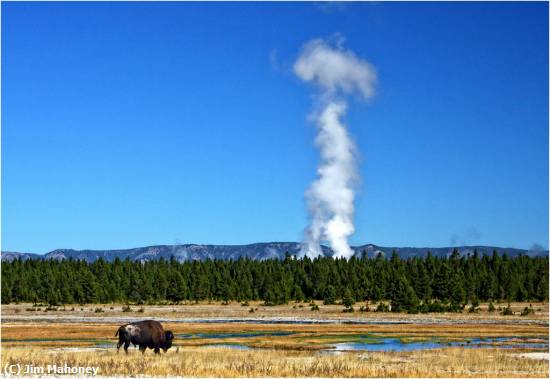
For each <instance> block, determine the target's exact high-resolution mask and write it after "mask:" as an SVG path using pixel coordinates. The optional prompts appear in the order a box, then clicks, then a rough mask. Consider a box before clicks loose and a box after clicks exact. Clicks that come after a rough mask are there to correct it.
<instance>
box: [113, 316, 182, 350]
mask: <svg viewBox="0 0 550 379" xmlns="http://www.w3.org/2000/svg"><path fill="white" fill-rule="evenodd" d="M117 335H118V343H117V345H116V351H117V353H118V351H119V349H120V347H121V346H122V345H124V351H125V352H126V354H128V346H130V343H132V344H133V345H134V346H136V345H137V346H139V351H141V352H142V353H145V349H147V348H149V349H153V350H154V351H155V354H160V349H162V350H163V351H164V352H165V353H166V350H168V349H169V348H170V347H171V346H172V340H173V339H174V333H172V332H171V331H166V332H165V331H164V328H163V327H162V325H161V324H160V322H158V321H154V320H145V321H139V322H133V323H131V324H127V325H122V326H121V327H120V328H118V330H117V332H116V334H115V337H116V336H117Z"/></svg>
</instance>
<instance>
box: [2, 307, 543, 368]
mask: <svg viewBox="0 0 550 379" xmlns="http://www.w3.org/2000/svg"><path fill="white" fill-rule="evenodd" d="M317 305H318V306H319V311H311V310H310V304H309V303H290V304H287V305H280V306H262V305H261V303H258V302H251V303H249V304H248V305H246V306H243V305H241V304H239V303H235V302H234V303H231V304H228V305H222V304H221V303H199V304H192V305H191V304H187V305H163V306H160V305H155V306H148V305H144V306H131V307H130V309H128V308H126V309H125V311H123V308H124V307H125V306H124V305H121V304H103V305H84V306H80V305H66V306H65V307H64V310H61V309H63V308H59V307H58V308H57V310H48V311H44V309H45V308H44V307H43V306H42V307H40V306H38V307H36V306H33V305H32V304H18V305H4V306H3V307H2V328H1V332H2V358H1V361H2V367H5V366H6V365H7V364H17V363H19V364H21V365H32V367H46V366H47V365H48V364H57V365H63V364H67V365H70V366H71V365H72V366H94V367H98V373H99V375H110V376H113V375H121V376H141V375H143V376H199V377H245V376H255V377H269V376H271V377H304V376H315V377H547V376H548V309H547V305H546V304H543V303H533V304H532V306H533V309H535V314H530V315H527V316H520V312H521V310H522V309H524V308H525V306H529V304H522V303H513V304H511V305H512V309H513V311H514V313H515V314H514V315H510V316H503V315H501V314H499V312H498V310H497V311H495V312H488V311H487V304H482V305H481V307H480V308H481V310H480V311H479V312H478V313H468V312H467V311H465V312H464V313H443V314H416V315H409V314H404V313H381V312H372V311H370V312H359V311H356V312H353V313H342V307H341V306H338V305H333V306H324V305H323V304H322V303H320V302H319V303H318V304H317ZM506 305H507V304H506ZM506 305H504V304H500V305H499V304H497V309H498V306H502V307H504V306H506ZM39 308H40V309H39ZM100 308H101V310H99V309H100ZM31 309H34V310H31ZM250 309H254V312H250ZM142 319H156V320H159V321H161V322H162V323H163V325H164V328H165V330H171V331H172V332H173V333H174V334H175V339H174V345H173V347H172V348H171V349H170V350H168V353H166V354H161V355H160V356H155V355H154V354H153V352H152V351H151V350H147V351H146V353H145V355H144V356H142V354H141V353H140V352H139V351H138V350H137V349H135V348H133V347H131V348H130V349H129V354H128V355H126V354H124V352H123V351H121V352H120V353H118V354H117V351H116V342H117V339H116V337H115V332H116V330H117V327H118V326H119V325H122V324H125V323H128V322H132V321H137V320H142Z"/></svg>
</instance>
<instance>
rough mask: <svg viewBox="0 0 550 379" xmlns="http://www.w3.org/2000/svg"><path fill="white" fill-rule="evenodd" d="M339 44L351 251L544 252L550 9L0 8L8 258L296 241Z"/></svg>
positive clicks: (444, 5)
mask: <svg viewBox="0 0 550 379" xmlns="http://www.w3.org/2000/svg"><path fill="white" fill-rule="evenodd" d="M334 33H340V34H342V35H343V36H345V38H346V47H347V48H349V49H352V50H354V51H355V52H356V53H357V54H358V55H359V56H361V57H364V58H366V59H368V60H369V61H370V62H371V63H372V64H373V65H374V66H375V67H376V69H377V72H378V76H379V81H378V86H377V95H376V96H375V97H374V98H373V99H372V100H370V101H369V102H368V103H365V102H362V101H359V100H357V99H352V100H351V102H350V107H349V113H348V116H347V119H346V122H347V124H348V125H349V129H350V132H351V133H352V135H353V136H354V138H355V141H356V143H357V145H358V147H359V149H360V151H361V165H360V172H361V176H362V182H361V186H360V189H359V192H358V197H357V201H356V215H355V221H356V223H355V227H356V233H355V235H354V236H353V238H352V240H351V243H352V244H362V243H376V244H379V245H383V246H419V247H422V246H448V245H450V244H453V243H457V244H462V243H465V244H492V245H498V246H507V247H508V246H509V247H520V248H529V247H530V246H531V245H532V244H534V243H538V244H541V245H542V246H544V247H547V246H548V5H547V4H546V3H521V4H520V3H431V2H430V3H375V4H370V3H362V4H346V5H345V6H334V5H330V6H326V5H322V4H315V3H302V4H290V3H282V4H270V3H263V4H253V3H252V4H251V3H248V4H239V3H224V4H219V3H218V4H215V3H211V4H196V3H195V4H185V3H156V4H150V3H111V4H108V3H94V4H92V3H79V4H71V3H57V4H53V3H52V4H49V3H42V2H40V3H6V2H4V3H2V249H3V250H11V251H24V252H35V253H45V252H48V251H50V250H53V249H55V248H76V249H84V248H92V249H108V248H130V247H137V246H145V245H153V244H172V243H212V244H243V243H251V242H258V241H299V240H301V238H302V233H303V230H304V228H305V227H306V226H307V223H308V218H307V212H306V207H305V203H304V191H305V189H306V188H307V187H308V185H309V183H310V182H311V181H312V180H313V179H314V178H315V169H316V165H317V163H318V159H319V158H318V152H317V151H316V149H315V146H314V144H313V139H314V136H315V127H314V125H312V124H311V123H309V122H308V121H307V114H308V112H310V111H311V109H312V91H311V88H309V87H308V86H307V85H305V84H303V83H302V82H300V81H299V79H297V78H296V77H295V76H294V74H293V73H292V70H291V67H292V63H293V61H294V60H295V58H296V56H297V54H298V52H299V49H300V47H301V46H302V44H303V43H305V42H307V41H309V40H311V39H312V38H317V37H323V38H326V37H329V36H331V35H333V34H334Z"/></svg>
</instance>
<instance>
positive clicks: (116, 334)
mask: <svg viewBox="0 0 550 379" xmlns="http://www.w3.org/2000/svg"><path fill="white" fill-rule="evenodd" d="M119 330H120V329H117V331H116V333H115V337H116V336H118V331H119Z"/></svg>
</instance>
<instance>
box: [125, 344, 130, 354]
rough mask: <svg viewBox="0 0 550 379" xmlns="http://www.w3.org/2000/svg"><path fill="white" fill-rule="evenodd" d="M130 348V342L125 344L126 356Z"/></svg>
mask: <svg viewBox="0 0 550 379" xmlns="http://www.w3.org/2000/svg"><path fill="white" fill-rule="evenodd" d="M129 346H130V342H128V341H125V342H124V352H125V353H126V354H128V347H129Z"/></svg>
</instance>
